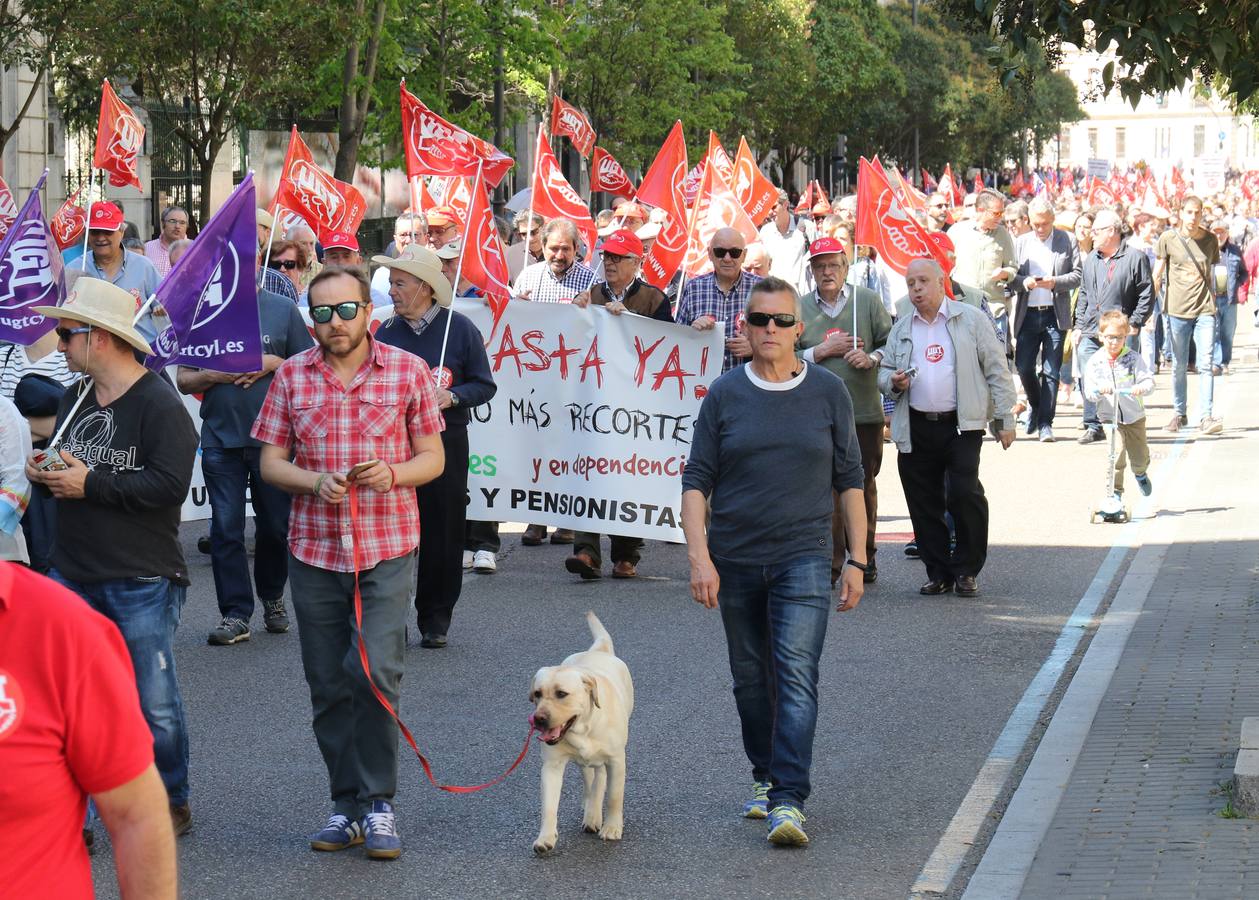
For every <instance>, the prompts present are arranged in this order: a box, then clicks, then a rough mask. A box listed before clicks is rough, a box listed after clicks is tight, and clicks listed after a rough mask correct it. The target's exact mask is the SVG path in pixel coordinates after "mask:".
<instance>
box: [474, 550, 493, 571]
mask: <svg viewBox="0 0 1259 900" xmlns="http://www.w3.org/2000/svg"><path fill="white" fill-rule="evenodd" d="M472 568H473V569H474V570H475V571H477V572H480V573H481V574H482V575H489V574H492V573H494V572H497V571H498V560H497V559H496V558H495V557H494V552H493V551H492V550H478V551H477V552H476V559H475V560H474V561H473V563H472Z"/></svg>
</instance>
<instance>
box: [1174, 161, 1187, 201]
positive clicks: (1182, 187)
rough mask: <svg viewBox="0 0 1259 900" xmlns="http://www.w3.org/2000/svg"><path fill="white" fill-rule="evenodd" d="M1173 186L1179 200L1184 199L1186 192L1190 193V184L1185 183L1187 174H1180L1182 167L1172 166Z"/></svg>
mask: <svg viewBox="0 0 1259 900" xmlns="http://www.w3.org/2000/svg"><path fill="white" fill-rule="evenodd" d="M1172 188H1173V192H1174V193H1175V194H1176V199H1177V200H1183V199H1184V198H1185V194H1187V193H1189V185H1187V184H1185V176H1184V175H1181V174H1180V169H1178V168H1176V167H1175V166H1172Z"/></svg>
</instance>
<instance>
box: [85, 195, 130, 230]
mask: <svg viewBox="0 0 1259 900" xmlns="http://www.w3.org/2000/svg"><path fill="white" fill-rule="evenodd" d="M87 227H88V228H89V229H90V230H92V231H122V230H123V229H124V228H126V227H127V220H126V219H124V218H123V216H122V210H121V209H119V208H118V207H117V206H116V205H114V204H113V203H109V202H107V201H104V200H98V201H96V202H95V203H93V204H92V214H91V215H90V216H89V217H88V223H87Z"/></svg>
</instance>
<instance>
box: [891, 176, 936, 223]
mask: <svg viewBox="0 0 1259 900" xmlns="http://www.w3.org/2000/svg"><path fill="white" fill-rule="evenodd" d="M892 174H893V175H895V176H896V182H895V184H893V185H892V187H893V188H895V190H896V196H897V197H899V198H900V201H901V202H902V203H904V204H905V206H906V207H908V208H909V209H920V210H923V211H924V212H925V211H926V209H927V195H926V194H923V193H921V192H920V191H919V190H918V189H917V188H915V187H914V186H913V185H912V184H910V183H909V182H908V181H906V180H905V176H904V175H902V174H901V170H900V168H899V167H897V166H893V167H892Z"/></svg>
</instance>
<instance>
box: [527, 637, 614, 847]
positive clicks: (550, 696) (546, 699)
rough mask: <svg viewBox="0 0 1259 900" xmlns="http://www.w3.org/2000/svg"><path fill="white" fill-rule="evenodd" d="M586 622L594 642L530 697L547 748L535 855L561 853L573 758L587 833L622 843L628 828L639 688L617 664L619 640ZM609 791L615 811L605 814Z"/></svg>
mask: <svg viewBox="0 0 1259 900" xmlns="http://www.w3.org/2000/svg"><path fill="white" fill-rule="evenodd" d="M586 622H587V623H588V624H589V625H590V633H591V634H592V635H594V639H595V641H594V643H593V644H591V645H590V649H589V650H585V651H583V652H581V653H574V654H573V655H572V656H570V657H568V659H566V660H564V662H562V663H561V664H560V665H558V666H546V667H544V668H541V669H539V670H538V673H537V674H536V675H534V676H533V687H532V689H531V690H530V691H529V699H530V700H532V701H533V704H534V707H535V708H534V711H533V716H532V717H531V718H532V722H533V724H534V726H535V727H536V728H537V729H538V732H539V737H540V738H541V740H542V742H543V743H544V744H545V748H544V749H543V751H542V827H541V828H540V829H539V831H538V839H537V840H536V841H534V842H533V850H534V852H535V853H546V852H547V851H548V850H552V849H554V847H555V841H556V839H557V837H558V832H557V824H556V819H557V816H558V812H559V805H560V788H561V787H562V786H563V784H564V769H565V768H566V767H567V766H568V762H569V760H572V761H574V762H576V763H577V764H578V765H579V766H581V767H582V777H583V778H584V779H585V784H586V789H585V795H584V796H585V815H584V817H583V818H582V823H581V824H582V828H583V829H584V830H585V831H588V832H598V833H599V837H601V838H603V839H604V840H605V841H619V840H620V839H621V829H622V827H623V825H624V801H625V743H626V741H627V740H628V739H629V717H630V713H631V712H633V710H634V683H633V682H632V681H631V680H630V673H629V669H628V668H626V666H625V663H623V662H621V660H619V659H617V658H616V655H615V652H614V651H613V649H612V637H611V636H610V635H609V634H608V632H607V629H605V628H604V627H603V623H602V622H600V621H599V619H598V617H597V616H595V614H594V613H593V612H589V613H586ZM605 791H606V793H607V798H608V811H607V815H606V816H605V815H604V812H603V797H604V793H605Z"/></svg>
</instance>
